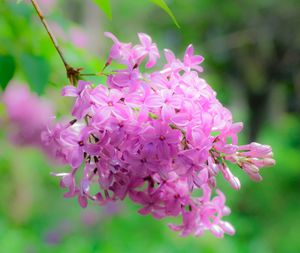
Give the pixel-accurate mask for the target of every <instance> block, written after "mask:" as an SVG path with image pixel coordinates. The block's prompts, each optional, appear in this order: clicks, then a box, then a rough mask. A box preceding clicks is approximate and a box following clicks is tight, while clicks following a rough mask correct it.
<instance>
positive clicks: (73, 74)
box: [31, 0, 82, 85]
mask: <svg viewBox="0 0 300 253" xmlns="http://www.w3.org/2000/svg"><path fill="white" fill-rule="evenodd" d="M31 3H32V5H33V7H34V9H35V11H36V13H37V15H38V16H39V18H40V20H41V22H42V24H43V25H44V27H45V29H46V31H47V33H48V35H49V37H50V39H51V41H52V43H53V45H54V47H55V49H56V51H57V53H58V54H59V56H60V58H61V60H62V62H63V64H64V66H65V69H66V73H67V77H68V79H69V80H70V82H71V84H73V85H75V84H76V82H77V80H78V77H79V74H80V71H81V70H82V69H80V68H79V69H75V68H73V67H71V66H70V65H69V64H68V62H67V60H66V58H65V56H64V54H63V52H62V50H61V49H60V47H59V45H58V42H57V39H56V38H55V36H54V34H53V32H52V31H51V29H50V27H49V25H48V23H47V20H46V19H45V17H44V15H43V13H42V11H41V8H40V7H39V5H38V3H37V2H36V1H35V0H31Z"/></svg>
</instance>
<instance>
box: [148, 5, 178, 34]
mask: <svg viewBox="0 0 300 253" xmlns="http://www.w3.org/2000/svg"><path fill="white" fill-rule="evenodd" d="M150 1H151V2H152V3H154V4H156V5H157V6H159V7H160V8H162V9H163V10H164V11H165V12H166V13H167V14H168V15H169V16H170V17H171V18H172V20H173V22H174V23H175V25H176V26H177V27H178V28H180V26H179V24H178V22H177V20H176V18H175V16H174V14H173V12H172V11H171V10H170V8H169V7H168V5H167V4H166V2H165V1H164V0H150Z"/></svg>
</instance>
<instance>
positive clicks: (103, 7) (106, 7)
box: [93, 0, 112, 20]
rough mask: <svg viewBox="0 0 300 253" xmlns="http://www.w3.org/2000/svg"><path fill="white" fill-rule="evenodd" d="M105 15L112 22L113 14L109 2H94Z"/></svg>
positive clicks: (103, 0) (99, 0) (106, 0)
mask: <svg viewBox="0 0 300 253" xmlns="http://www.w3.org/2000/svg"><path fill="white" fill-rule="evenodd" d="M93 1H94V2H95V3H96V4H97V5H98V6H99V7H100V8H101V10H102V11H103V12H104V13H105V15H106V16H107V17H108V18H109V19H110V20H111V19H112V12H111V7H110V1H109V0H93Z"/></svg>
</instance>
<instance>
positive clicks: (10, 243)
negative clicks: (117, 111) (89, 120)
mask: <svg viewBox="0 0 300 253" xmlns="http://www.w3.org/2000/svg"><path fill="white" fill-rule="evenodd" d="M37 2H38V3H40V5H41V7H42V9H43V10H44V12H45V16H46V17H47V20H48V22H49V24H50V26H51V27H52V29H53V31H54V33H55V34H56V36H57V38H58V40H59V43H60V45H61V48H62V49H63V51H64V53H65V55H66V58H67V59H68V61H69V62H70V63H72V65H73V66H76V67H84V68H85V71H86V72H90V73H95V72H97V71H99V70H100V69H101V68H102V66H103V64H104V62H105V59H106V58H107V55H108V49H109V47H110V45H111V41H110V40H109V39H106V38H105V37H104V36H103V32H104V31H111V32H113V33H114V34H116V35H117V36H118V37H119V38H120V40H121V41H133V42H137V38H136V33H137V32H146V33H148V34H150V35H151V36H152V37H153V40H154V41H155V42H157V44H158V47H159V49H160V50H162V49H163V48H170V49H172V50H174V51H175V52H176V54H177V55H178V56H179V55H180V56H182V54H183V52H184V50H185V47H186V46H187V45H188V44H190V43H192V44H193V45H194V46H195V48H196V51H197V53H200V54H202V55H203V56H204V57H205V62H204V63H203V66H204V68H205V72H204V73H203V77H204V78H205V79H207V80H208V82H209V83H210V84H211V86H212V87H213V88H214V89H215V90H216V91H217V93H218V98H219V99H220V100H221V101H222V103H224V104H225V105H226V106H227V107H229V108H230V109H231V110H232V112H233V115H234V118H235V121H244V123H245V129H244V132H243V134H242V136H241V143H246V142H247V141H258V142H261V143H266V144H269V145H272V147H273V150H274V155H275V159H276V161H277V164H276V166H274V167H272V168H267V169H264V171H263V172H262V175H263V177H264V180H263V181H262V182H261V183H255V182H252V181H250V179H249V178H248V177H247V176H245V175H243V174H242V173H241V172H240V171H239V170H238V169H237V168H236V169H234V170H233V171H234V173H235V174H237V175H238V176H239V177H240V178H241V182H242V189H241V190H240V191H239V192H237V191H234V190H232V189H231V188H230V187H229V186H228V185H227V184H226V183H222V182H221V183H220V184H219V187H220V188H221V189H223V191H224V192H225V193H226V194H227V196H228V205H229V206H230V207H231V209H232V214H231V216H229V217H228V220H229V221H230V222H232V223H233V224H234V226H235V228H236V230H237V233H236V235H235V236H233V237H230V236H226V237H225V238H224V239H222V240H220V239H216V238H214V237H213V236H212V235H210V234H209V233H207V234H205V236H203V237H201V238H193V237H188V238H180V237H178V235H177V234H176V233H174V232H172V231H169V229H168V228H167V225H166V224H167V223H168V222H169V220H163V221H157V220H154V219H153V218H151V217H148V216H147V217H142V216H140V215H138V214H137V210H138V207H137V206H135V205H132V204H131V203H129V202H128V201H125V203H117V204H116V205H111V206H107V207H97V206H92V205H90V206H89V207H88V208H87V209H85V210H82V209H81V208H80V207H79V206H78V204H77V202H76V200H73V199H72V200H69V199H68V200H66V199H63V190H62V189H60V188H59V182H58V179H57V178H54V177H51V176H50V172H51V171H54V170H55V171H59V170H61V168H59V167H57V166H53V165H51V163H49V161H48V160H47V159H46V158H45V156H44V155H43V154H42V153H41V152H40V151H38V150H36V149H34V148H30V147H22V148H20V147H16V146H13V145H12V144H10V142H9V140H8V138H7V135H8V134H7V133H8V131H9V126H8V125H7V122H6V121H5V118H6V115H5V114H6V113H5V107H4V105H3V104H2V103H1V104H0V115H1V122H0V123H1V128H0V192H1V198H0V252H7V253H10V252H13V253H14V252H26V253H27V252H28V253H35V252H64V253H65V252H72V253H77V252H78V253H81V252H105V253H110V252H113V253H114V252H132V253H135V252H137V253H140V252H145V253H147V252H155V253H160V252H164V253H168V252H172V253H177V252H178V253H181V252H188V253H193V252H203V253H213V252H217V253H218V252H230V253H240V252H243V253H248V252H249V253H250V252H255V253H268V252H272V253H273V252H274V253H277V252H278V253H296V252H300V240H299V235H300V2H299V0H285V1H281V0H240V1H234V0H224V1H219V0H186V1H182V0H169V1H166V2H167V3H168V5H169V7H170V9H172V11H173V13H174V15H175V16H176V18H177V20H178V22H179V24H180V26H181V29H178V28H177V27H176V26H175V25H174V23H173V22H172V20H171V19H170V17H169V16H168V15H167V14H166V13H165V12H164V11H162V10H161V9H159V8H158V7H157V6H155V5H153V4H152V3H150V2H149V1H147V0H139V1H135V0H112V1H111V2H112V13H113V18H112V20H109V19H108V18H107V17H106V16H105V15H104V14H103V13H102V11H101V10H100V9H99V8H98V7H97V6H96V5H95V4H94V3H92V1H89V0H85V1H82V0H64V1H59V0H37ZM3 59H5V60H3ZM7 59H9V60H7ZM3 62H5V64H3ZM7 64H10V69H11V68H13V69H14V70H15V71H14V74H13V82H15V83H25V84H28V85H29V86H30V87H31V89H32V91H34V92H37V93H39V94H40V95H41V96H43V97H46V98H48V99H50V100H51V101H52V102H53V103H54V105H55V107H56V111H57V115H58V117H60V116H61V115H63V114H65V113H67V112H68V111H69V110H70V101H69V100H68V99H63V98H60V96H59V93H60V89H61V87H63V86H64V85H66V84H67V79H66V77H65V71H64V68H63V65H62V63H61V61H60V59H59V57H58V55H57V53H56V51H55V49H54V47H53V46H52V44H51V43H50V41H49V38H48V37H47V34H46V33H45V31H44V29H43V27H42V25H41V24H40V22H39V20H38V18H37V16H36V15H35V13H34V10H33V8H32V6H31V5H30V4H29V3H28V2H26V1H25V2H23V3H19V4H16V1H5V0H0V77H1V76H4V75H7V71H8V69H7ZM91 79H93V78H91ZM93 81H95V82H100V83H101V82H103V81H104V80H102V79H101V78H99V77H97V78H94V79H93ZM9 85H10V84H9ZM2 92H3V90H2V91H1V93H2ZM67 100H68V101H67Z"/></svg>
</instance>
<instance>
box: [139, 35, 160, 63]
mask: <svg viewBox="0 0 300 253" xmlns="http://www.w3.org/2000/svg"><path fill="white" fill-rule="evenodd" d="M138 36H139V39H140V42H141V45H137V46H136V47H135V50H136V51H137V55H138V58H139V59H143V58H144V57H145V56H148V62H147V64H146V68H152V67H153V66H154V65H155V64H156V60H157V59H158V58H159V57H160V55H159V52H158V49H157V46H156V44H155V43H152V39H151V37H150V36H149V35H147V34H145V33H138Z"/></svg>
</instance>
